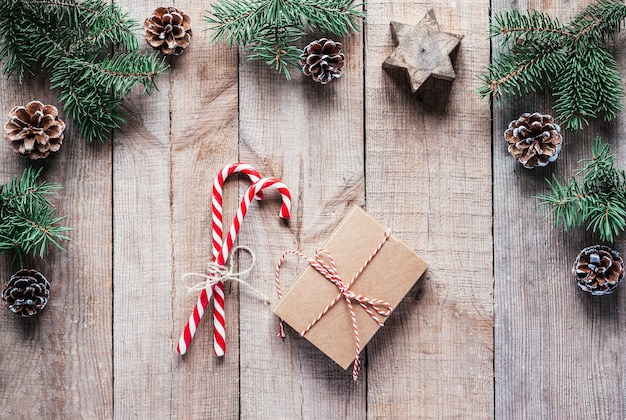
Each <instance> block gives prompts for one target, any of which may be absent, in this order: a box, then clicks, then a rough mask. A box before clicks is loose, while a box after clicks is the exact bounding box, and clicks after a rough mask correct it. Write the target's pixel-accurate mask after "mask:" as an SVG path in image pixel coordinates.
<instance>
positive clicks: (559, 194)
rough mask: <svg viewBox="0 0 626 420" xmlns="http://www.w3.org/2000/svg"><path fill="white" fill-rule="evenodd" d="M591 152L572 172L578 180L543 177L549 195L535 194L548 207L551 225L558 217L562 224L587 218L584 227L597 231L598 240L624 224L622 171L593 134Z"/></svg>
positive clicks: (569, 225)
mask: <svg viewBox="0 0 626 420" xmlns="http://www.w3.org/2000/svg"><path fill="white" fill-rule="evenodd" d="M591 153H592V157H591V158H589V159H584V160H581V161H580V162H579V163H580V168H579V169H578V170H577V171H576V175H578V176H581V177H582V179H581V180H577V179H575V178H572V179H571V180H570V181H569V182H565V181H563V182H560V181H559V180H558V179H557V178H556V177H555V176H553V177H552V180H551V181H550V180H546V181H547V183H548V187H549V188H550V190H551V195H540V196H538V197H537V198H538V199H539V200H540V201H541V203H542V204H545V205H548V206H549V207H550V214H553V215H554V217H555V226H557V227H558V225H559V221H561V222H562V223H563V225H564V226H565V228H572V227H576V226H580V225H582V224H583V223H585V222H588V225H587V229H591V230H592V231H593V232H600V239H601V240H603V241H610V242H613V241H614V239H615V237H616V236H618V235H619V234H620V233H622V232H623V231H624V229H625V228H626V173H625V172H624V171H623V170H622V169H618V168H615V155H613V154H611V153H610V150H609V145H608V144H605V143H603V142H602V139H600V137H596V139H595V141H594V143H593V146H592V150H591Z"/></svg>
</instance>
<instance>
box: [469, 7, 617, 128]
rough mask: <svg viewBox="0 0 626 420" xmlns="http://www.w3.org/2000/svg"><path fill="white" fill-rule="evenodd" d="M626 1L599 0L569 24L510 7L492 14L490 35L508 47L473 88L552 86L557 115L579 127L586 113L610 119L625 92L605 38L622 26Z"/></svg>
mask: <svg viewBox="0 0 626 420" xmlns="http://www.w3.org/2000/svg"><path fill="white" fill-rule="evenodd" d="M625 19H626V6H625V5H624V4H623V2H622V1H621V0H599V1H598V2H597V3H594V4H590V5H589V6H587V9H586V10H584V11H583V12H582V13H580V14H579V15H577V16H575V17H574V18H573V19H572V21H571V22H569V23H568V24H567V25H563V24H562V23H561V22H560V21H559V20H558V19H554V18H552V17H550V16H549V15H548V14H546V13H540V12H535V11H533V12H529V13H521V12H519V11H508V12H504V13H501V14H498V15H496V16H494V17H493V19H492V23H491V25H490V36H491V37H496V36H501V37H502V46H504V47H507V46H508V50H506V51H504V52H502V53H500V54H499V55H498V56H496V57H495V58H494V59H493V64H492V65H490V66H488V67H487V74H481V75H479V78H480V79H481V80H482V81H483V83H484V84H483V85H482V86H480V87H479V88H478V90H477V92H478V93H479V94H480V95H481V96H483V97H485V96H488V97H490V98H495V99H498V100H499V99H501V98H502V97H503V96H505V95H525V94H528V93H530V92H539V91H543V88H544V85H545V84H547V85H549V86H550V87H551V90H552V94H553V95H554V97H555V99H556V100H555V104H554V109H555V114H556V115H555V116H556V119H557V120H559V122H560V123H561V124H563V125H564V126H565V127H567V128H570V129H573V130H580V129H582V128H583V127H584V126H586V125H587V124H588V121H589V119H590V118H599V117H602V118H603V119H604V120H605V121H609V120H612V119H614V118H615V117H616V116H617V114H618V113H619V112H621V111H622V108H623V105H622V99H623V96H624V91H623V89H622V80H621V77H620V74H619V68H618V66H617V63H616V62H615V59H614V58H613V57H612V56H611V54H610V53H609V52H608V50H607V47H606V45H605V43H606V41H607V40H608V39H609V38H611V37H613V36H614V35H615V33H616V32H618V31H619V30H621V28H622V24H623V22H624V20H625Z"/></svg>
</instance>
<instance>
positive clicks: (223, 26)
mask: <svg viewBox="0 0 626 420" xmlns="http://www.w3.org/2000/svg"><path fill="white" fill-rule="evenodd" d="M211 7H212V9H211V10H208V11H207V12H206V15H205V16H204V20H205V21H206V22H208V23H209V24H211V25H213V26H212V27H211V29H212V30H213V31H214V33H213V41H214V42H220V41H222V40H226V41H228V43H229V44H230V45H231V46H233V45H241V46H247V47H250V50H251V52H252V54H251V55H250V56H249V57H248V58H249V59H250V60H260V61H265V63H267V64H268V65H269V66H271V67H274V68H275V69H276V70H278V72H279V73H284V74H285V77H286V78H287V80H289V79H290V78H291V76H290V74H289V65H294V66H297V65H298V61H299V57H300V54H302V50H301V49H299V48H298V47H297V46H296V43H297V42H298V41H299V40H300V39H301V38H302V37H303V36H304V35H305V34H306V33H307V32H310V31H319V32H322V33H330V34H333V35H336V36H340V37H341V36H345V35H348V34H349V33H350V32H356V31H358V30H359V24H360V23H361V22H362V21H363V19H364V18H365V12H364V11H363V10H362V4H360V3H359V4H353V0H219V1H218V2H217V3H215V4H213V5H212V6H211Z"/></svg>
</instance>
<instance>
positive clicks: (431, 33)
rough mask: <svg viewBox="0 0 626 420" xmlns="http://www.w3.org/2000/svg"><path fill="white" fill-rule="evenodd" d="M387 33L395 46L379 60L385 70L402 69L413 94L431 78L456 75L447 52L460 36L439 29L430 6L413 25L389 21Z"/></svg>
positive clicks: (461, 36) (449, 51) (453, 47)
mask: <svg viewBox="0 0 626 420" xmlns="http://www.w3.org/2000/svg"><path fill="white" fill-rule="evenodd" d="M391 35H392V36H393V40H394V41H395V42H396V44H397V47H396V48H395V50H393V52H392V53H391V55H389V57H387V58H386V59H385V61H384V62H383V67H384V68H387V69H404V70H405V71H406V73H407V75H408V77H409V81H410V83H411V90H412V91H413V93H415V92H417V90H418V89H419V88H420V87H421V86H422V85H423V84H424V82H425V81H426V80H427V79H428V78H430V77H433V78H435V79H441V80H447V81H452V80H454V79H455V78H456V73H455V72H454V67H452V61H451V60H450V54H451V53H452V52H453V51H454V50H455V49H456V48H457V47H458V46H459V44H460V43H461V39H463V35H455V34H450V33H447V32H442V31H440V30H439V24H438V23H437V18H436V17H435V12H434V11H433V10H432V9H431V10H429V11H428V13H426V16H424V17H423V18H422V20H420V22H419V23H418V24H417V26H411V25H406V24H404V23H399V22H393V21H392V22H391Z"/></svg>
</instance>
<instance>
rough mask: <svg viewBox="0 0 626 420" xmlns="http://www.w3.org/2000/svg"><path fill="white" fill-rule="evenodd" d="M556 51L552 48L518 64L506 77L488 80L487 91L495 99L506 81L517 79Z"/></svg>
mask: <svg viewBox="0 0 626 420" xmlns="http://www.w3.org/2000/svg"><path fill="white" fill-rule="evenodd" d="M557 51H558V48H554V49H551V50H549V51H546V52H545V53H543V54H541V55H539V56H537V57H535V58H533V59H532V60H530V61H527V62H526V63H523V64H519V63H516V64H518V67H516V68H515V70H513V71H511V72H509V73H507V74H506V75H504V76H502V77H500V78H499V79H498V80H490V81H489V90H490V91H491V93H492V96H493V97H497V96H498V95H499V92H500V86H502V85H503V84H505V83H506V82H507V81H509V80H511V79H513V78H515V77H517V76H518V75H519V74H521V73H522V72H524V71H526V70H527V69H528V68H529V67H532V66H533V65H535V64H537V63H538V62H540V61H541V60H543V59H544V58H546V57H548V56H549V55H550V54H554V53H556V52H557Z"/></svg>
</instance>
